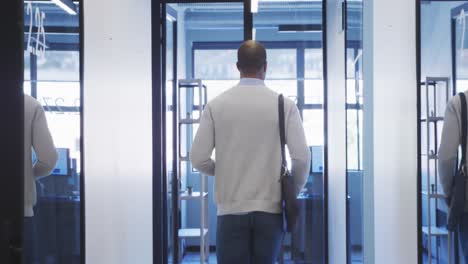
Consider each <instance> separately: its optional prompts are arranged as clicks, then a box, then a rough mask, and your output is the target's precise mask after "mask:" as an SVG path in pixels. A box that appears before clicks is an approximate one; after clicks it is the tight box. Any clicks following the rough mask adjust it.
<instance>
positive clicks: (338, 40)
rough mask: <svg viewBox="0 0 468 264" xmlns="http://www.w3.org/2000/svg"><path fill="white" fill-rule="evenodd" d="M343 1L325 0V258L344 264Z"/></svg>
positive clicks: (344, 104)
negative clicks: (326, 190)
mask: <svg viewBox="0 0 468 264" xmlns="http://www.w3.org/2000/svg"><path fill="white" fill-rule="evenodd" d="M342 2H343V1H342V0H329V1H327V75H328V77H327V113H328V118H327V121H328V129H327V137H328V141H327V148H328V163H327V172H328V186H327V187H328V238H329V242H328V256H329V263H330V264H342V263H346V83H345V78H346V75H345V61H346V58H345V33H344V31H343V30H342V17H341V14H342V13H341V3H342Z"/></svg>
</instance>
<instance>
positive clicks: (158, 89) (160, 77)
mask: <svg viewBox="0 0 468 264" xmlns="http://www.w3.org/2000/svg"><path fill="white" fill-rule="evenodd" d="M171 3H174V4H175V3H243V4H244V39H245V40H248V39H252V35H253V14H252V12H251V0H157V1H153V4H152V7H151V14H152V65H153V67H152V80H153V81H152V102H153V103H152V111H153V124H152V128H153V132H152V134H153V263H154V264H166V263H168V252H167V251H168V250H167V249H168V239H167V232H168V227H167V213H168V212H167V177H166V142H165V131H166V122H165V120H166V110H167V109H166V101H165V100H166V99H165V98H166V89H165V88H166V87H165V84H166V74H165V59H166V54H165V52H166V50H165V48H166V47H165V45H166V42H165V37H164V36H165V35H166V23H167V22H166V21H167V19H166V4H171ZM326 7H327V1H322V25H323V31H322V43H323V49H322V50H323V51H322V52H323V78H324V111H323V112H324V164H327V161H328V136H327V134H328V133H327V131H328V121H327V117H328V114H327V109H328V104H327V94H328V92H327V90H328V89H327V77H328V76H327V30H326V29H327V19H326V17H327V16H326V14H327V8H326ZM176 31H177V30H176ZM175 57H176V56H175ZM175 65H176V63H175ZM176 72H177V71H174V73H176ZM175 82H176V80H175ZM174 87H176V86H174ZM175 103H176V98H173V106H175V105H176V104H175ZM173 108H174V110H175V109H176V108H177V107H173ZM174 138H176V137H174ZM175 142H176V139H175ZM173 144H176V143H174V142H173ZM173 147H174V146H173ZM176 149H177V148H174V150H176ZM174 168H176V167H174ZM173 177H174V176H173ZM175 177H176V175H175ZM173 200H174V199H173ZM172 203H174V201H172ZM324 210H325V214H324V224H325V232H324V234H325V235H324V243H325V263H328V259H329V256H328V247H329V245H328V169H327V168H326V167H325V169H324ZM174 236H175V234H174ZM172 239H175V238H172ZM176 256H177V254H173V258H175V257H176ZM173 260H175V259H173ZM174 263H177V262H174Z"/></svg>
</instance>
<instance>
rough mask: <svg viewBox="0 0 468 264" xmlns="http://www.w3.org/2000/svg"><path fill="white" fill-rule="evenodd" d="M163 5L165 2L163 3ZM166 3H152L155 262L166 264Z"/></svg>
mask: <svg viewBox="0 0 468 264" xmlns="http://www.w3.org/2000/svg"><path fill="white" fill-rule="evenodd" d="M161 2H163V3H161ZM163 4H164V1H160V0H153V1H152V5H151V17H152V18H151V19H152V21H151V28H152V29H151V31H152V32H151V36H152V37H151V40H152V115H153V124H152V134H153V263H155V264H163V263H167V245H165V241H167V240H165V239H164V236H165V234H167V232H166V229H167V226H166V225H164V221H163V218H164V214H162V212H164V211H165V207H164V200H165V199H164V197H165V195H166V193H164V189H165V188H164V186H163V185H164V184H163V177H165V173H164V164H163V160H164V149H163V146H164V144H163V140H164V139H163V117H162V115H163V113H164V108H163V98H162V97H163V89H162V87H163V86H162V78H163V76H162V71H161V70H162V49H161V48H162V47H161V46H162V45H161V44H162V42H161V41H162V32H161V30H162V22H163V21H162V17H161V11H162V5H163Z"/></svg>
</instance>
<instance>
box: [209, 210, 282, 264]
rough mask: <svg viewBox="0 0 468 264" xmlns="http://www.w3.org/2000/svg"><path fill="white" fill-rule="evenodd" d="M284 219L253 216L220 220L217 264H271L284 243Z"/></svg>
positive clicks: (233, 216) (232, 216) (226, 217)
mask: <svg viewBox="0 0 468 264" xmlns="http://www.w3.org/2000/svg"><path fill="white" fill-rule="evenodd" d="M282 223H283V220H282V215H281V214H270V213H264V212H252V213H249V214H246V215H223V216H218V226H217V235H216V255H217V260H218V264H231V263H232V264H241V263H242V264H272V263H275V261H276V260H277V258H278V254H279V251H280V248H281V243H282V240H283V235H284V233H283V229H282Z"/></svg>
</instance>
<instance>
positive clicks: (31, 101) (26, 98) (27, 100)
mask: <svg viewBox="0 0 468 264" xmlns="http://www.w3.org/2000/svg"><path fill="white" fill-rule="evenodd" d="M24 104H25V105H26V106H28V105H29V106H32V107H33V108H36V107H38V106H41V104H40V103H39V102H38V101H37V100H36V99H35V98H34V97H32V96H30V95H27V94H25V95H24Z"/></svg>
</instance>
